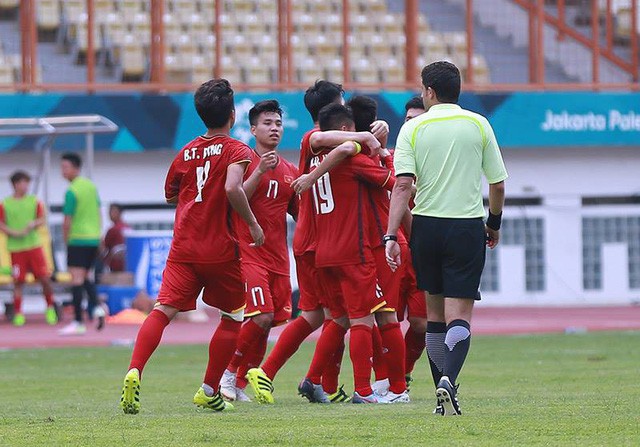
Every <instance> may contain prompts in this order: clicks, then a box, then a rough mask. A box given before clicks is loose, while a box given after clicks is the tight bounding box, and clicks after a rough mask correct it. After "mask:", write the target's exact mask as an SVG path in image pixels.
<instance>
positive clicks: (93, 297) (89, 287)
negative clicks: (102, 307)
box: [84, 279, 98, 320]
mask: <svg viewBox="0 0 640 447" xmlns="http://www.w3.org/2000/svg"><path fill="white" fill-rule="evenodd" d="M84 290H86V291H87V296H88V297H89V302H88V303H87V313H88V314H89V320H93V310H94V309H95V308H96V306H97V305H98V295H97V294H96V284H95V283H94V282H91V281H89V280H88V279H85V280H84Z"/></svg>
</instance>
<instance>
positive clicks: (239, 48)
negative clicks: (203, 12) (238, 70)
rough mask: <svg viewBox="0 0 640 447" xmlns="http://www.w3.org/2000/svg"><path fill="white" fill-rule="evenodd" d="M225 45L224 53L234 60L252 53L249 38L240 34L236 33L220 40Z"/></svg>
mask: <svg viewBox="0 0 640 447" xmlns="http://www.w3.org/2000/svg"><path fill="white" fill-rule="evenodd" d="M222 43H223V44H224V45H225V47H226V53H227V54H228V55H231V56H233V58H234V59H236V60H241V59H242V58H245V57H249V56H251V55H252V54H253V47H252V45H251V43H250V42H249V40H248V39H247V38H246V37H245V36H243V35H242V34H236V35H235V36H233V38H232V39H229V40H228V41H223V42H222Z"/></svg>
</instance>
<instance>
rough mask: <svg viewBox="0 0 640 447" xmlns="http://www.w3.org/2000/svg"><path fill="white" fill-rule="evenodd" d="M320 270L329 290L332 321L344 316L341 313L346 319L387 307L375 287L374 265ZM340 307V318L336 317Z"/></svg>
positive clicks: (366, 264)
mask: <svg viewBox="0 0 640 447" xmlns="http://www.w3.org/2000/svg"><path fill="white" fill-rule="evenodd" d="M320 270H321V271H322V273H321V275H322V278H323V279H324V280H325V281H326V284H327V285H328V286H329V287H330V289H331V290H330V292H331V293H330V295H329V296H330V300H329V310H330V311H331V316H332V317H333V318H337V317H339V316H342V315H344V313H345V310H346V314H347V315H348V316H349V318H350V319H354V318H363V317H366V316H367V315H370V314H372V313H373V312H376V311H377V310H379V309H380V308H382V307H384V306H385V305H386V304H387V302H386V301H385V299H384V296H383V295H382V293H381V291H380V289H379V288H378V287H377V278H376V266H375V263H373V262H368V263H365V264H356V265H341V266H338V267H323V268H321V269H320ZM341 306H342V309H343V310H342V315H337V314H339V313H340V307H341Z"/></svg>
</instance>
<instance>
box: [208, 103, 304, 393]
mask: <svg viewBox="0 0 640 447" xmlns="http://www.w3.org/2000/svg"><path fill="white" fill-rule="evenodd" d="M249 123H250V124H251V133H252V135H253V136H254V137H255V139H256V147H255V150H254V151H253V152H252V154H251V155H252V157H251V164H250V165H249V169H248V170H247V173H246V174H245V179H246V180H245V181H244V190H245V193H246V194H247V198H248V199H249V205H250V206H251V209H252V210H253V212H254V213H255V215H256V218H257V219H258V223H259V224H260V226H261V227H262V229H263V230H264V232H265V240H264V245H263V246H262V247H260V248H255V247H251V246H250V244H251V243H252V242H253V239H252V237H251V233H250V232H249V228H247V225H246V224H245V223H244V222H243V221H241V219H239V218H238V216H237V215H235V216H234V217H235V218H236V219H235V220H236V222H237V225H238V226H237V228H238V235H239V239H240V251H241V253H242V265H243V267H244V273H245V276H246V278H247V308H246V309H245V313H244V316H245V319H246V321H245V323H244V324H243V326H242V330H241V331H240V335H239V336H238V345H237V346H236V352H235V354H234V356H233V358H232V359H231V362H230V363H229V366H228V367H227V369H226V370H225V372H224V375H223V376H222V381H221V382H220V392H221V393H222V396H223V397H224V398H226V399H228V400H239V401H247V400H249V398H248V397H247V395H246V394H245V392H244V388H245V387H246V385H247V381H246V379H245V375H246V373H247V371H248V369H250V368H256V367H258V366H260V363H261V362H262V359H263V357H264V354H265V351H266V349H267V338H268V336H269V331H270V329H271V327H272V326H278V325H281V324H284V323H286V322H287V320H289V318H291V278H290V277H289V250H288V248H287V213H289V214H290V215H291V216H292V217H293V218H294V219H297V217H298V195H297V194H296V193H295V192H294V191H293V188H291V182H293V180H294V179H295V178H296V177H297V176H298V169H297V168H296V167H295V166H294V165H293V164H292V163H290V162H289V161H287V160H285V159H284V158H282V157H280V156H279V155H278V151H277V148H278V144H280V141H281V140H282V134H283V126H282V109H281V108H280V104H279V103H278V101H276V100H267V101H260V102H258V103H256V104H255V105H254V106H253V107H252V108H251V110H249Z"/></svg>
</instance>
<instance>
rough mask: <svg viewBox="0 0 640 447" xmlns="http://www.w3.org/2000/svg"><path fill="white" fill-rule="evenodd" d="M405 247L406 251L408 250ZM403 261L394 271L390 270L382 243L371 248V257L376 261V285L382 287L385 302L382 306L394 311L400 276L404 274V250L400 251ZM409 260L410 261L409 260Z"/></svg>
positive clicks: (396, 303) (398, 296)
mask: <svg viewBox="0 0 640 447" xmlns="http://www.w3.org/2000/svg"><path fill="white" fill-rule="evenodd" d="M400 247H405V245H401V246H400ZM408 251H409V250H408V248H407V252H408ZM401 256H402V259H403V262H402V264H400V267H399V268H398V269H397V270H396V271H395V272H393V271H391V268H390V267H389V264H387V257H386V255H385V248H384V245H382V246H380V247H378V248H374V249H373V258H374V260H375V263H376V273H377V275H378V285H379V286H380V288H381V289H382V293H384V299H385V301H386V302H387V304H386V305H385V306H384V307H385V309H388V310H391V311H395V310H396V309H397V308H398V303H399V300H400V284H401V282H402V277H403V275H404V274H405V273H404V271H405V270H406V264H405V263H404V260H405V259H407V258H405V256H406V254H405V253H404V252H402V253H401ZM409 262H411V261H409Z"/></svg>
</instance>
